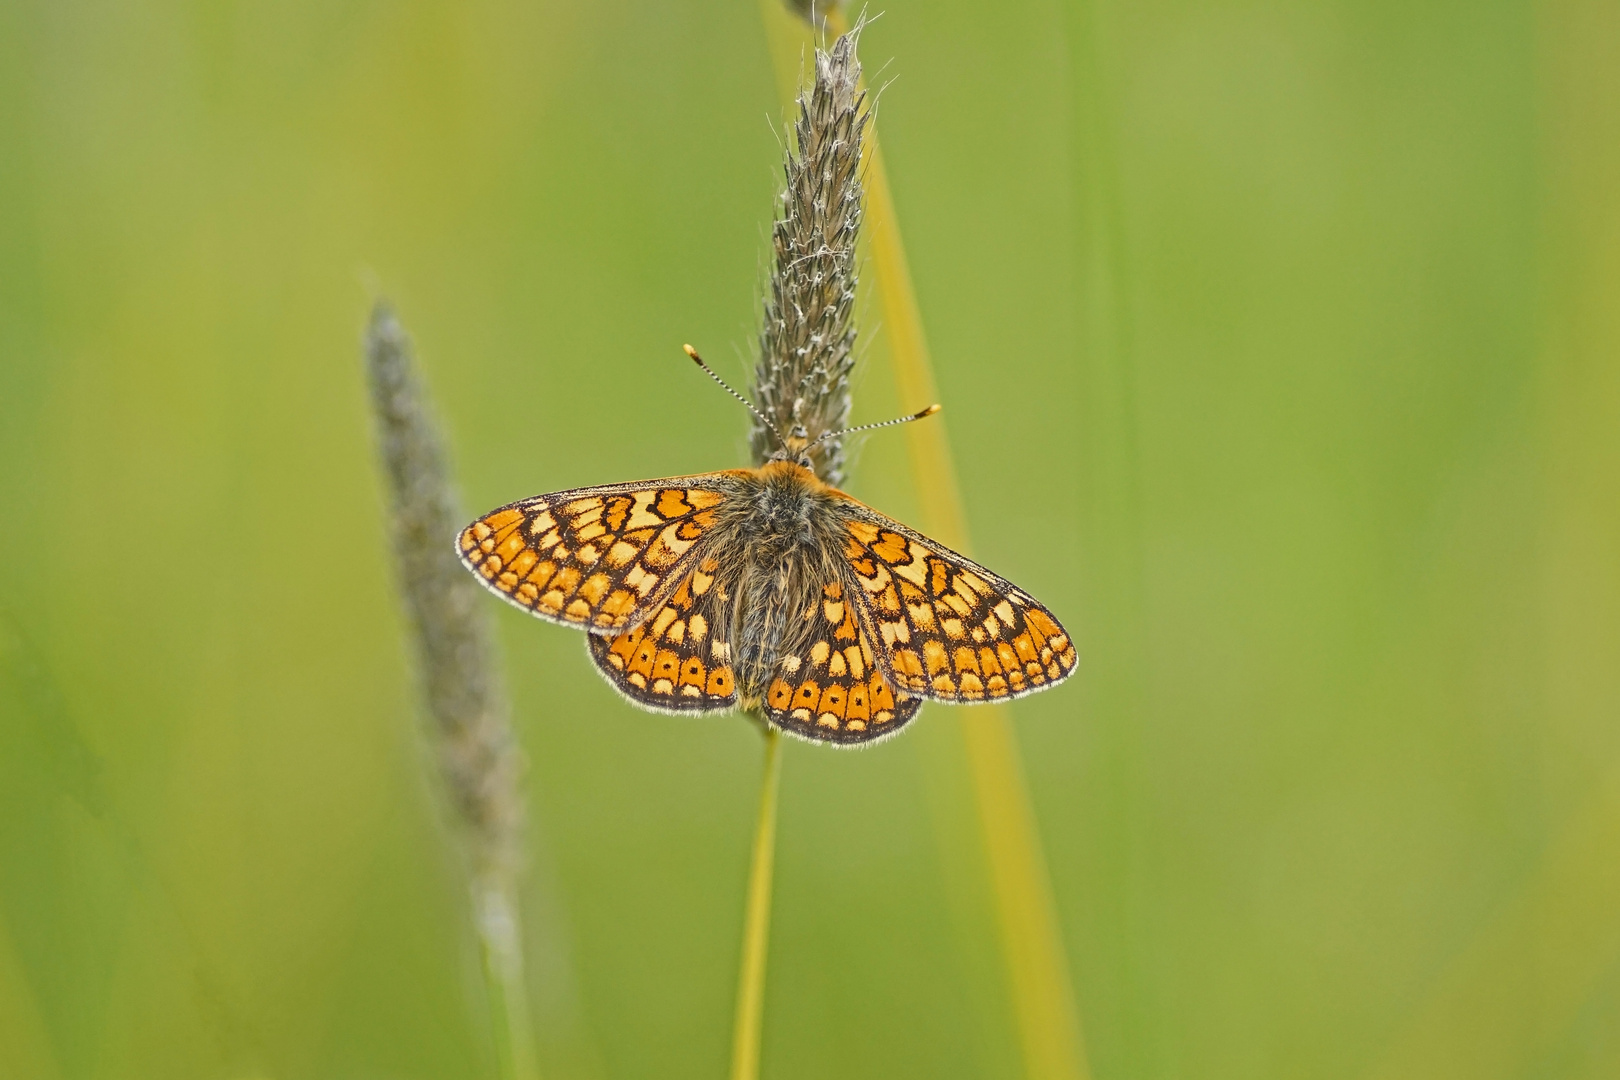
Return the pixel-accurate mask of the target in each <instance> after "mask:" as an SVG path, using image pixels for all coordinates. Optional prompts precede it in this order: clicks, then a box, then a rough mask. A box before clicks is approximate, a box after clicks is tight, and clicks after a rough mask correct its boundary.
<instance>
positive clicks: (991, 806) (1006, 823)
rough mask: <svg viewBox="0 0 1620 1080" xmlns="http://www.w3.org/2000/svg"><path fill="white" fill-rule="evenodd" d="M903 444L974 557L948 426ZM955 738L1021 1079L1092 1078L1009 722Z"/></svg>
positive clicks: (877, 168) (942, 520)
mask: <svg viewBox="0 0 1620 1080" xmlns="http://www.w3.org/2000/svg"><path fill="white" fill-rule="evenodd" d="M788 6H789V8H790V9H792V10H795V11H797V10H798V9H797V7H796V6H795V5H791V4H790V5H788ZM766 21H767V24H770V23H771V21H772V20H771V19H770V18H769V17H767V20H766ZM826 26H827V29H828V30H829V32H831V33H832V34H836V35H843V34H845V33H848V32H849V30H850V26H849V23H848V20H847V19H846V18H845V16H844V14H843V11H842V9H841V8H840V7H838V6H836V5H829V9H828V10H827V12H826ZM858 28H859V26H858V25H857V29H858ZM772 51H773V56H774V57H775V58H776V59H777V63H778V65H781V63H782V57H783V55H784V53H785V50H784V49H783V48H782V47H781V45H780V44H776V45H775V46H774V47H773V50H772ZM779 78H780V72H779ZM864 150H865V163H866V168H865V171H864V173H863V180H864V182H865V186H866V196H867V214H868V221H869V230H868V235H869V237H870V240H869V243H870V245H871V258H872V269H873V271H874V273H875V275H876V281H877V289H878V297H879V303H880V305H881V307H882V311H883V333H884V335H885V336H886V337H887V339H888V345H889V353H890V357H891V360H892V363H893V365H894V375H895V381H896V384H897V387H898V390H899V394H900V403H901V407H902V408H911V407H913V406H914V405H915V404H918V403H927V402H931V401H937V400H939V398H938V394H937V393H936V391H935V386H934V378H933V370H932V365H931V363H930V361H929V356H928V345H927V340H926V338H925V336H924V333H923V325H922V315H921V312H920V309H919V308H918V305H917V299H916V294H915V292H914V290H913V289H912V285H911V274H910V270H909V268H908V267H907V263H906V256H905V248H904V245H903V243H902V241H901V237H900V230H899V226H898V223H897V219H896V217H895V212H894V202H893V198H892V196H891V194H890V190H889V185H888V178H887V175H886V173H885V171H884V167H883V158H882V154H881V151H880V149H879V143H878V139H877V135H876V132H875V131H868V132H867V138H866V141H865V147H864ZM906 435H907V439H908V447H909V450H910V455H911V462H912V470H913V472H914V474H915V476H916V480H917V485H916V487H917V497H918V500H919V504H920V506H921V510H922V516H923V521H922V522H921V524H922V525H923V526H924V528H925V529H926V531H927V532H929V533H930V534H931V535H933V536H936V537H938V538H939V539H940V540H941V541H943V542H944V543H946V544H948V545H950V546H951V547H953V548H956V549H957V550H959V551H967V550H969V547H970V545H969V542H968V534H967V523H966V519H965V515H964V514H963V511H962V501H961V496H960V495H959V493H958V489H957V483H956V471H955V467H954V464H953V460H952V457H951V451H950V443H949V440H948V439H947V437H946V427H945V424H944V423H942V422H941V421H940V419H935V420H932V421H930V422H929V423H927V424H908V425H907V426H906ZM961 731H962V736H963V740H964V743H965V747H964V749H965V752H966V760H967V766H968V773H969V777H970V783H971V785H972V788H973V794H974V800H975V804H976V806H977V810H978V816H979V821H980V826H981V829H982V836H983V842H984V855H985V860H986V863H987V870H988V873H989V876H990V879H991V882H990V884H991V892H992V894H993V897H994V905H995V913H996V921H997V925H998V929H999V934H1000V940H1001V949H1002V954H1003V961H1004V964H1005V966H1006V973H1007V980H1008V985H1009V989H1010V993H1011V997H1012V1002H1013V1007H1014V1013H1015V1017H1016V1023H1017V1027H1018V1039H1019V1045H1020V1050H1021V1053H1022V1056H1023V1061H1024V1068H1025V1073H1026V1075H1028V1076H1031V1077H1040V1078H1043V1080H1045V1078H1054V1080H1058V1078H1060V1080H1081V1078H1084V1077H1087V1076H1088V1075H1089V1071H1088V1069H1087V1065H1086V1058H1085V1049H1084V1043H1083V1040H1082V1036H1081V1030H1080V1023H1079V1016H1078V1011H1077V1009H1076V1006H1075V1001H1074V993H1073V990H1072V988H1071V986H1070V984H1069V975H1068V960H1067V953H1066V951H1065V949H1064V947H1063V942H1062V935H1061V933H1060V931H1059V927H1058V920H1057V913H1056V905H1055V904H1054V902H1053V898H1052V892H1051V884H1050V881H1049V878H1048V875H1047V871H1046V865H1045V860H1044V858H1043V856H1042V853H1041V847H1040V842H1039V838H1038V830H1037V828H1036V823H1035V817H1034V813H1033V810H1032V808H1031V806H1030V802H1029V795H1028V791H1027V790H1026V785H1025V782H1024V776H1023V769H1022V765H1021V763H1020V760H1019V754H1018V747H1017V742H1016V740H1015V738H1014V735H1013V732H1012V731H1011V729H1010V727H1009V724H1008V716H1007V711H1006V709H1005V708H1004V707H1002V706H1000V705H981V706H978V707H976V708H975V709H974V710H973V711H972V712H971V714H970V715H968V716H965V717H963V718H962V721H961Z"/></svg>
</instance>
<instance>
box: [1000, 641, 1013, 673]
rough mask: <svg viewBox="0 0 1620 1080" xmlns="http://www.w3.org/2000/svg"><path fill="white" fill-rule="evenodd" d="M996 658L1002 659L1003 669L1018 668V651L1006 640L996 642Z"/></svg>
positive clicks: (1011, 669)
mask: <svg viewBox="0 0 1620 1080" xmlns="http://www.w3.org/2000/svg"><path fill="white" fill-rule="evenodd" d="M996 659H998V660H1000V661H1001V669H1002V670H1003V671H1017V670H1018V653H1017V652H1016V651H1014V649H1013V647H1012V646H1011V645H1009V644H1007V643H1006V642H1005V641H998V642H996Z"/></svg>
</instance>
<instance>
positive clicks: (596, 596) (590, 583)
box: [579, 574, 613, 607]
mask: <svg viewBox="0 0 1620 1080" xmlns="http://www.w3.org/2000/svg"><path fill="white" fill-rule="evenodd" d="M612 585H613V579H612V578H610V577H608V576H607V575H606V574H592V575H591V576H590V577H588V578H586V579H585V583H584V584H583V585H581V586H580V587H579V595H580V597H581V598H582V599H583V600H584V601H585V602H586V603H587V604H589V605H590V606H591V607H595V606H596V605H597V604H600V603H601V602H602V597H604V596H606V595H607V591H608V589H609V588H611V587H612Z"/></svg>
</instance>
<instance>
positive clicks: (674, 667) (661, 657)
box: [652, 649, 681, 679]
mask: <svg viewBox="0 0 1620 1080" xmlns="http://www.w3.org/2000/svg"><path fill="white" fill-rule="evenodd" d="M680 670H681V660H680V657H678V656H676V655H675V653H674V652H672V651H671V650H669V649H659V650H658V655H657V656H655V657H654V658H653V669H652V673H653V677H654V678H658V679H673V678H675V677H676V674H677V673H678V672H679V671H680Z"/></svg>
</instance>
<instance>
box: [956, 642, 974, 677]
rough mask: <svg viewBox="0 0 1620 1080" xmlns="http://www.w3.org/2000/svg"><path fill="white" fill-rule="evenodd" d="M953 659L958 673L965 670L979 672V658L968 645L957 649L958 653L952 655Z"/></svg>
mask: <svg viewBox="0 0 1620 1080" xmlns="http://www.w3.org/2000/svg"><path fill="white" fill-rule="evenodd" d="M951 660H952V661H953V662H954V663H955V666H956V673H957V674H958V675H960V674H962V672H964V671H971V672H973V673H974V674H975V675H977V674H979V658H978V656H977V655H975V654H974V652H973V650H972V649H970V648H968V647H967V646H966V645H964V646H962V647H961V648H959V649H957V650H956V655H954V656H953V657H951Z"/></svg>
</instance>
